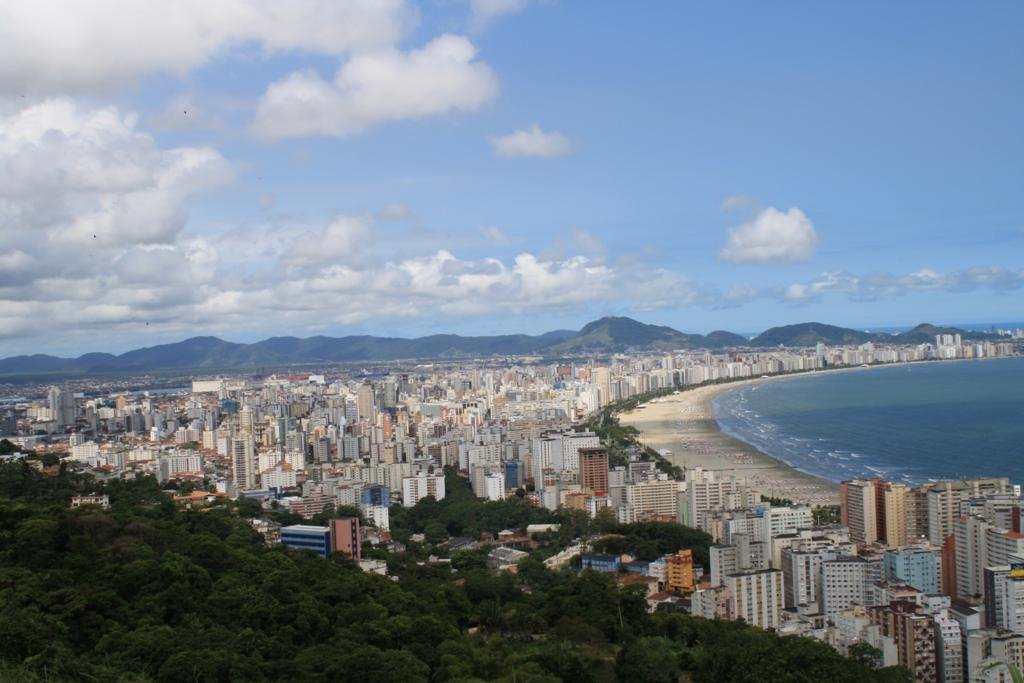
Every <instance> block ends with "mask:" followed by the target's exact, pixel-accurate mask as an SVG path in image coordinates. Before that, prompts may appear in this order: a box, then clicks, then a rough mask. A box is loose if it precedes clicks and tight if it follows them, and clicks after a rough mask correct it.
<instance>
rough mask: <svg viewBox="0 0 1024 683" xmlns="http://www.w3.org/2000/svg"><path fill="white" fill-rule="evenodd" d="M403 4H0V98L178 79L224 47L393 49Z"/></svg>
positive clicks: (407, 21)
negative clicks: (156, 77)
mask: <svg viewBox="0 0 1024 683" xmlns="http://www.w3.org/2000/svg"><path fill="white" fill-rule="evenodd" d="M415 20H416V12H415V10H414V9H412V8H411V7H410V6H409V5H407V4H406V2H404V0H372V1H368V0H294V1H292V2H277V1H276V0H218V1H217V2H207V1H205V0H181V1H180V2H164V1H163V0H96V1H93V2H70V3H69V2H58V1H56V0H11V1H9V2H5V3H3V4H2V5H0V45H3V46H4V58H3V59H2V60H0V92H8V93H12V92H14V93H24V92H26V91H32V92H37V91H39V92H84V91H92V90H96V89H106V88H110V87H113V86H116V85H121V84H124V83H127V82H131V81H134V80H136V79H138V78H140V77H141V76H144V75H146V74H148V73H153V72H163V73H169V74H172V75H175V76H179V77H180V76H184V75H185V74H187V73H188V72H190V71H192V70H193V69H196V68H198V67H200V66H203V65H204V64H207V63H209V62H210V61H212V60H213V59H215V58H217V57H218V56H220V55H222V54H224V53H225V52H227V51H229V50H233V49H239V48H244V47H246V46H248V45H256V46H257V47H259V48H260V49H261V50H262V51H263V52H264V53H275V52H283V51H294V50H300V51H306V52H311V53H318V54H327V55H342V54H347V53H352V52H357V51H366V50H378V49H382V48H386V47H388V46H391V45H394V44H395V43H396V42H397V41H398V40H399V39H400V38H401V37H402V36H403V35H404V34H405V33H406V32H407V31H408V29H409V28H410V27H411V26H412V24H413V23H415Z"/></svg>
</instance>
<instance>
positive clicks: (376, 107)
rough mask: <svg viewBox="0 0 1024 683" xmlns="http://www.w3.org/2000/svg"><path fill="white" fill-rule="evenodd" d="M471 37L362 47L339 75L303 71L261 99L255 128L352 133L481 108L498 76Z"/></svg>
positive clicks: (272, 133) (269, 133)
mask: <svg viewBox="0 0 1024 683" xmlns="http://www.w3.org/2000/svg"><path fill="white" fill-rule="evenodd" d="M476 54H477V50H476V47H475V46H474V45H473V43H471V42H470V41H469V40H468V39H467V38H465V37H462V36H456V35H451V34H445V35H442V36H439V37H437V38H435V39H434V40H432V41H430V42H429V43H427V44H426V45H425V46H424V47H422V48H420V49H417V50H411V51H408V52H402V51H399V50H396V49H385V50H378V51H374V52H368V53H362V54H358V55H356V56H354V57H352V58H351V59H349V60H348V61H346V62H345V63H343V64H342V65H341V67H340V68H339V69H338V72H337V74H336V75H335V77H334V80H333V81H327V80H325V79H323V78H322V77H321V76H320V75H319V74H317V73H316V72H314V71H299V72H296V73H293V74H291V75H290V76H288V77H286V78H284V79H283V80H281V81H277V82H276V83H272V84H271V85H270V86H269V87H268V88H267V91H266V92H265V93H264V94H263V96H262V97H261V98H260V101H259V105H258V106H257V109H256V117H255V120H254V121H253V124H252V130H253V132H254V133H256V134H257V135H258V136H260V137H262V138H264V139H266V140H280V139H282V138H289V137H298V136H307V135H327V136H345V135H351V134H354V133H358V132H360V131H362V130H365V129H366V128H369V127H371V126H374V125H376V124H379V123H383V122H387V121H398V120H401V119H412V118H422V117H427V116H437V115H441V114H448V113H451V112H458V111H474V110H476V109H479V108H480V107H481V106H482V105H484V104H485V103H487V102H489V101H490V100H491V99H493V98H494V97H495V95H497V93H498V79H497V77H496V76H495V75H494V72H493V71H492V70H491V68H490V67H489V66H487V64H485V63H483V62H480V61H478V60H477V59H476Z"/></svg>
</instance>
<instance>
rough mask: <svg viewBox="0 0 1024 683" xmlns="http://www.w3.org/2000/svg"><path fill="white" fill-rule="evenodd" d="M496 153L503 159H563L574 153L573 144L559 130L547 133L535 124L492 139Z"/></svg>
mask: <svg viewBox="0 0 1024 683" xmlns="http://www.w3.org/2000/svg"><path fill="white" fill-rule="evenodd" d="M490 142H491V147H493V148H494V151H495V153H497V154H498V155H500V156H503V157H544V158H547V159H550V158H553V157H561V156H565V155H566V154H570V153H572V149H573V147H572V142H571V141H570V140H569V138H567V137H565V136H564V135H562V134H561V133H559V132H558V131H557V130H554V131H551V132H545V131H543V130H541V127H540V125H538V124H536V123H535V124H533V125H532V126H530V127H529V128H527V129H526V130H517V131H514V132H512V133H509V134H508V135H501V136H496V137H492V138H490Z"/></svg>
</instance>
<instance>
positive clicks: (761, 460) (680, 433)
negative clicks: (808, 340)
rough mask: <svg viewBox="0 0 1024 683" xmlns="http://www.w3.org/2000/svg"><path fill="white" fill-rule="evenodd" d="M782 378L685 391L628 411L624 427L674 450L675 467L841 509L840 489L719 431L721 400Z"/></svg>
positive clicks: (650, 442) (623, 417)
mask: <svg viewBox="0 0 1024 683" xmlns="http://www.w3.org/2000/svg"><path fill="white" fill-rule="evenodd" d="M788 377H789V378H793V377H794V376H792V375H789V376H788ZM777 379H783V376H778V377H765V378H758V379H750V380H744V381H741V382H731V383H729V384H714V385H709V386H703V387H698V388H696V389H690V390H688V391H682V392H680V393H678V394H675V395H672V396H666V397H664V398H660V399H657V400H655V401H651V402H650V403H647V404H645V406H644V407H642V408H637V409H636V410H634V411H631V412H629V413H622V414H621V415H620V416H619V420H620V422H621V424H623V425H632V426H633V427H636V428H637V429H638V430H640V437H639V440H640V441H641V442H642V443H643V444H644V445H646V446H650V447H651V448H654V449H656V450H663V449H667V450H669V451H672V455H671V456H670V458H669V459H670V460H671V461H672V463H673V464H676V465H679V466H681V467H685V468H688V469H690V468H694V467H703V468H704V469H706V470H717V471H726V472H727V471H729V470H735V472H736V476H737V477H740V478H744V479H746V480H747V482H748V483H749V484H751V485H752V486H754V487H755V488H756V489H757V490H758V491H760V492H761V494H762V495H765V496H775V497H780V498H788V499H790V500H793V501H794V502H800V503H810V504H812V505H837V504H838V503H839V487H838V485H836V484H834V483H832V482H830V481H827V480H825V479H821V478H819V477H815V476H812V475H810V474H805V473H803V472H799V471H797V470H796V469H794V468H792V467H790V466H789V465H787V464H785V463H784V462H781V461H779V460H776V459H775V458H772V457H770V456H768V455H766V454H764V453H762V452H761V451H759V450H757V449H756V448H754V447H753V446H750V445H749V444H746V443H744V442H742V441H740V440H738V439H734V438H733V437H731V436H729V435H728V434H725V433H724V432H722V431H721V430H720V429H719V426H718V422H717V421H716V420H715V414H714V410H713V408H712V407H711V401H712V399H714V398H715V396H717V395H719V394H721V393H722V392H725V391H731V390H733V389H737V388H739V387H742V386H748V385H750V384H759V383H762V382H770V381H773V380H777Z"/></svg>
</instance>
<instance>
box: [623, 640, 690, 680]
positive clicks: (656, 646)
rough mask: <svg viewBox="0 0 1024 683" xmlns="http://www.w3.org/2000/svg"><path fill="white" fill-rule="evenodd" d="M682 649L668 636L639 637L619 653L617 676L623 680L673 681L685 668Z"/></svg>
mask: <svg viewBox="0 0 1024 683" xmlns="http://www.w3.org/2000/svg"><path fill="white" fill-rule="evenodd" d="M681 653H682V648H681V647H680V646H679V645H678V644H676V643H673V642H672V641H671V640H669V639H668V638H662V637H660V636H655V637H651V638H638V639H636V640H634V641H633V642H631V643H629V644H628V645H626V646H625V647H623V648H622V650H621V651H620V652H619V656H618V658H617V659H616V661H615V675H616V677H617V678H618V679H619V680H620V681H627V682H632V681H636V683H672V682H673V681H675V680H677V679H678V678H679V674H680V673H682V669H681V668H680V666H679V658H680V655H681Z"/></svg>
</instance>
